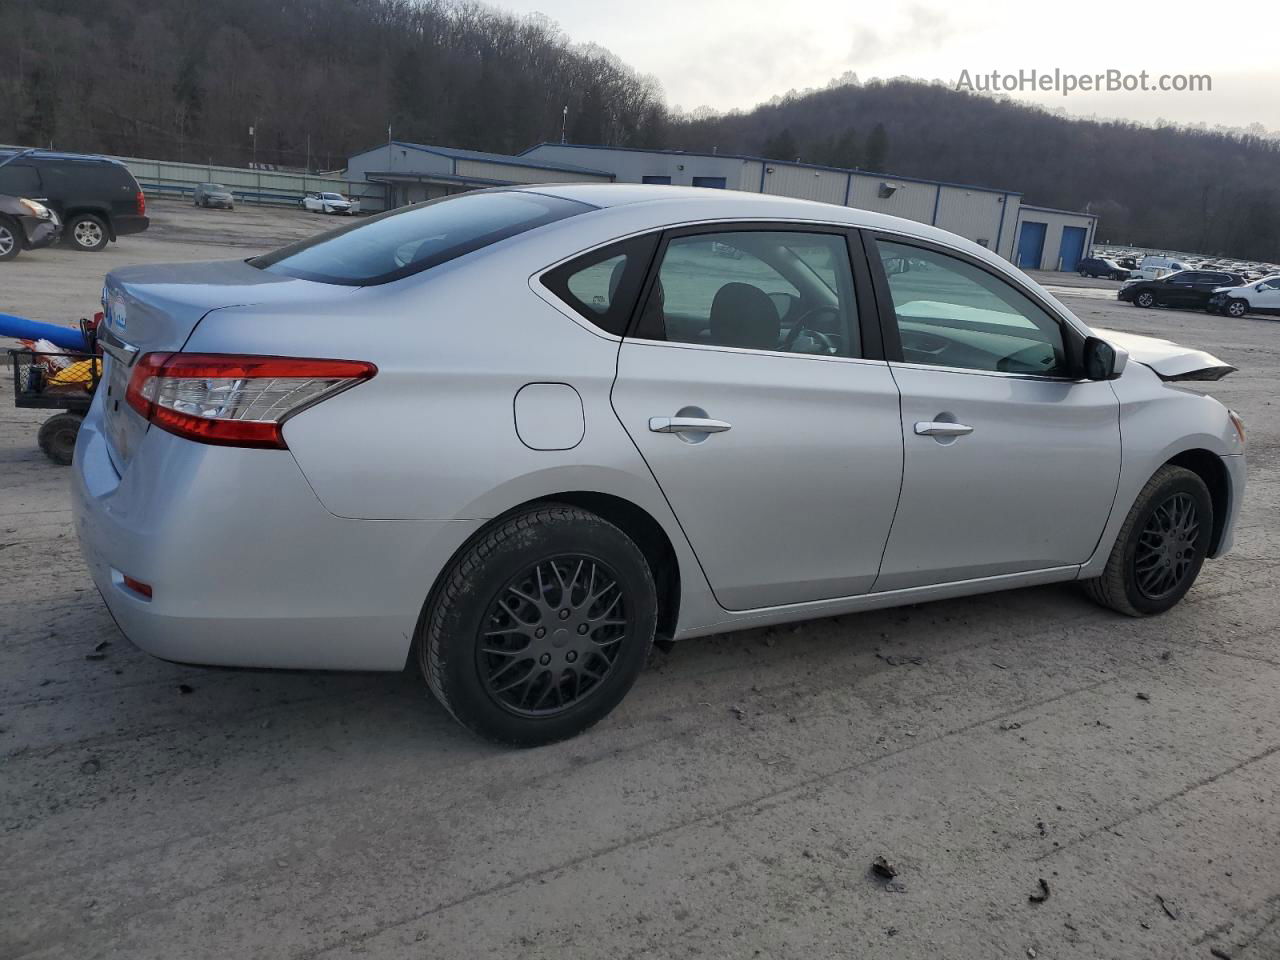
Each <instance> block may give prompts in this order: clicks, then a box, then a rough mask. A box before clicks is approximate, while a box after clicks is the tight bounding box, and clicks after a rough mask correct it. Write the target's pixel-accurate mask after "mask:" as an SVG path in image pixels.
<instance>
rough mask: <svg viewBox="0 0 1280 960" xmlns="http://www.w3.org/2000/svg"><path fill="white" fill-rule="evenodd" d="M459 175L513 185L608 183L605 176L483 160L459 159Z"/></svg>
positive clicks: (607, 178)
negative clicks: (506, 182)
mask: <svg viewBox="0 0 1280 960" xmlns="http://www.w3.org/2000/svg"><path fill="white" fill-rule="evenodd" d="M457 175H458V176H460V177H478V178H481V179H485V180H504V181H506V180H509V181H511V182H513V183H608V182H609V177H608V176H607V175H603V174H593V173H571V172H569V171H568V170H547V169H546V168H544V167H522V166H516V165H514V164H509V163H489V162H486V161H483V160H466V159H463V158H462V157H459V158H458V166H457Z"/></svg>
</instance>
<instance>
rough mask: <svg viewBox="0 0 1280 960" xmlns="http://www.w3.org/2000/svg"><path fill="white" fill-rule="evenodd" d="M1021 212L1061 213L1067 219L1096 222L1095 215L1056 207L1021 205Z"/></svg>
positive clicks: (1096, 216)
mask: <svg viewBox="0 0 1280 960" xmlns="http://www.w3.org/2000/svg"><path fill="white" fill-rule="evenodd" d="M1022 209H1023V210H1034V211H1035V212H1036V213H1063V214H1066V215H1067V216H1069V217H1088V218H1089V219H1090V220H1097V219H1098V215H1097V214H1096V213H1085V212H1083V211H1081V210H1059V209H1058V208H1057V207H1036V206H1032V205H1031V204H1029V203H1024V204H1022Z"/></svg>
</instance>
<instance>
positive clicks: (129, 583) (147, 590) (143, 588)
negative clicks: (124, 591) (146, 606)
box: [121, 574, 152, 600]
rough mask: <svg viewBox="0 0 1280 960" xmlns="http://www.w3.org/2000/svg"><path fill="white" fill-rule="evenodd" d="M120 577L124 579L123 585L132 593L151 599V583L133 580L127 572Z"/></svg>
mask: <svg viewBox="0 0 1280 960" xmlns="http://www.w3.org/2000/svg"><path fill="white" fill-rule="evenodd" d="M121 579H122V580H123V581H124V585H125V586H126V587H128V588H129V589H130V590H132V591H133V592H134V593H136V594H138V595H139V596H143V597H146V598H147V599H148V600H150V599H151V592H152V591H151V584H149V583H143V582H142V581H141V580H135V579H133V577H131V576H129V575H128V574H122V575H121Z"/></svg>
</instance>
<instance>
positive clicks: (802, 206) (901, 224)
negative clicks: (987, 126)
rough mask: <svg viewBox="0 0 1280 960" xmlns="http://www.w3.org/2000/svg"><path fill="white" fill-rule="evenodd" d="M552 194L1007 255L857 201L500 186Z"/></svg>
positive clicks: (669, 215) (678, 216)
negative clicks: (820, 226)
mask: <svg viewBox="0 0 1280 960" xmlns="http://www.w3.org/2000/svg"><path fill="white" fill-rule="evenodd" d="M496 189H500V190H506V189H510V190H520V191H528V192H532V193H540V194H544V195H548V196H555V197H563V198H564V199H566V200H576V201H578V202H579V203H586V204H590V205H592V206H594V207H598V208H601V210H613V211H616V212H619V213H621V212H623V211H624V210H634V211H636V212H637V213H638V212H639V211H640V208H641V207H642V205H643V209H644V210H645V211H646V213H648V214H649V217H648V219H650V221H651V223H650V226H651V227H652V228H661V227H664V226H676V225H678V224H682V223H696V222H698V221H704V220H753V219H759V220H795V221H800V222H804V221H813V222H816V223H827V224H836V225H839V226H847V227H855V228H862V229H866V230H884V231H887V232H891V233H897V234H905V235H909V236H912V237H916V238H918V239H921V240H931V241H934V242H936V243H939V244H942V245H944V246H950V247H955V248H958V249H961V250H964V251H965V252H967V253H971V254H973V255H974V256H978V257H981V258H982V259H985V260H988V261H991V262H994V263H997V264H999V265H1001V267H1002V269H1003V267H1004V266H1007V263H1006V262H1005V261H1004V260H1003V258H1001V257H999V256H997V255H996V253H995V252H994V251H992V250H991V249H989V248H987V247H983V246H981V245H980V244H977V243H974V242H973V241H972V240H967V239H965V238H964V237H961V236H960V235H958V234H955V233H950V232H949V231H946V230H942V229H939V228H938V227H933V226H930V225H929V224H927V223H921V222H920V221H918V220H907V219H904V218H902V217H894V216H890V215H889V214H884V213H875V212H873V211H871V210H863V209H861V208H859V207H844V206H840V205H838V204H834V203H819V202H818V201H816V200H799V199H796V198H794V197H780V196H773V195H771V194H762V193H747V192H745V191H742V190H720V189H715V188H709V187H678V186H668V185H666V184H638V183H544V184H530V185H527V186H513V187H500V188H496Z"/></svg>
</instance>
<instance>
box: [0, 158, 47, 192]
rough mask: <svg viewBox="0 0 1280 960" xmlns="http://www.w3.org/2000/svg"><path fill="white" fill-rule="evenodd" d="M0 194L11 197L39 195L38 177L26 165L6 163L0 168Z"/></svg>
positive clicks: (32, 169) (31, 168) (33, 170)
mask: <svg viewBox="0 0 1280 960" xmlns="http://www.w3.org/2000/svg"><path fill="white" fill-rule="evenodd" d="M0 193H7V194H9V195H10V196H13V197H35V196H39V195H40V176H39V174H37V173H36V171H35V169H34V168H33V167H29V166H27V165H26V164H17V163H7V164H5V165H4V166H3V167H0Z"/></svg>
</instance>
